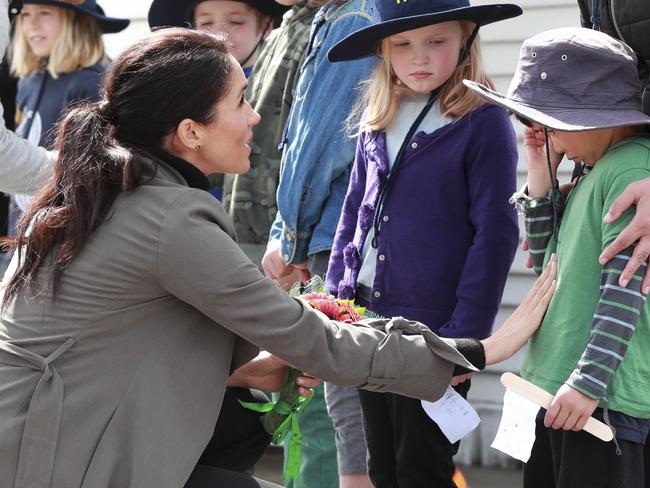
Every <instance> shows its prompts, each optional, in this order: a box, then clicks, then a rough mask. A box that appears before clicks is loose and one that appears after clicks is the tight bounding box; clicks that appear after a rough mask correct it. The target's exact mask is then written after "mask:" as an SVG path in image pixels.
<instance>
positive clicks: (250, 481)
mask: <svg viewBox="0 0 650 488" xmlns="http://www.w3.org/2000/svg"><path fill="white" fill-rule="evenodd" d="M185 488H280V486H279V485H276V484H274V483H271V482H269V481H264V480H258V479H257V478H253V477H252V476H249V475H246V474H242V473H236V472H235V471H228V470H225V469H220V468H214V467H212V466H205V465H203V464H199V465H198V466H197V467H196V468H195V469H194V472H193V473H192V476H190V479H189V480H187V483H186V484H185Z"/></svg>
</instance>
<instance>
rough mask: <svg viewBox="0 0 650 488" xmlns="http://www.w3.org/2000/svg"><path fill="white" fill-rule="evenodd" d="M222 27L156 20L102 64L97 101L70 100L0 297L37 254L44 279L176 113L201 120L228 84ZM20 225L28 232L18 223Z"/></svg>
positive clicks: (136, 180) (21, 283)
mask: <svg viewBox="0 0 650 488" xmlns="http://www.w3.org/2000/svg"><path fill="white" fill-rule="evenodd" d="M228 51H229V46H228V44H227V42H226V37H225V36H217V35H214V34H209V33H205V32H199V31H192V30H188V29H161V30H159V31H156V32H154V33H153V34H151V35H149V36H148V37H146V38H144V39H142V40H140V41H139V42H137V43H136V44H134V45H133V46H132V47H131V48H129V49H128V50H127V51H126V52H124V53H123V54H122V55H121V56H120V57H119V58H118V59H116V60H115V61H114V62H113V64H112V65H111V67H110V69H109V70H108V71H107V73H106V76H105V80H104V84H103V87H102V95H103V100H102V101H101V102H98V103H84V104H81V105H77V106H76V107H74V108H72V109H71V110H70V111H69V112H68V114H67V115H66V116H65V118H64V119H63V121H62V122H61V124H60V126H59V128H58V134H57V140H56V149H57V150H58V151H59V158H58V160H57V162H56V165H55V168H54V175H53V176H52V177H51V178H50V180H49V181H48V183H47V184H46V185H45V186H44V187H43V189H42V190H41V191H40V192H39V194H38V195H37V197H36V199H35V201H34V202H33V203H32V205H31V206H30V207H29V208H28V209H27V210H26V211H25V213H24V214H23V216H22V218H21V220H20V222H19V226H18V232H17V236H16V238H15V239H11V240H9V239H8V240H5V241H4V244H6V245H8V246H9V247H11V248H14V249H16V252H17V253H18V260H19V266H18V268H17V270H16V272H15V273H14V274H13V276H12V277H11V279H10V280H9V282H8V284H7V287H6V291H5V297H4V302H3V306H6V305H7V303H8V302H9V301H10V300H11V299H12V298H14V297H15V296H16V295H17V293H18V292H19V291H21V290H23V289H32V290H33V286H34V277H35V275H36V272H37V270H38V268H39V266H40V265H41V264H42V263H43V260H44V259H45V258H46V257H48V256H49V257H50V258H51V260H52V278H53V281H52V283H53V285H54V286H56V284H57V281H58V278H59V276H60V273H61V272H62V271H63V270H64V269H65V268H66V267H67V266H68V264H69V263H70V262H71V260H72V259H73V258H74V257H75V256H76V255H77V254H78V253H79V251H80V250H81V248H82V247H83V245H84V243H85V242H86V240H87V239H88V238H89V237H90V235H91V234H92V233H93V231H94V230H95V229H96V228H97V227H98V226H99V225H100V224H101V223H102V222H103V221H104V219H105V218H106V215H107V214H108V212H109V210H110V208H111V206H112V205H113V202H114V201H115V199H116V197H117V196H118V194H119V193H120V192H124V191H129V190H132V189H134V188H136V187H138V186H139V185H140V184H142V181H143V175H144V170H145V165H147V164H150V163H147V162H144V161H143V159H142V157H137V156H138V154H140V155H151V154H152V153H156V152H158V151H160V150H161V149H162V146H163V141H164V139H165V138H166V137H167V136H168V135H170V134H171V133H172V132H173V131H174V130H175V129H176V127H177V126H178V124H179V123H180V122H181V121H182V120H184V119H192V120H194V121H196V122H199V123H201V124H208V123H210V122H211V121H212V120H214V118H215V117H216V115H217V114H216V113H215V106H216V105H217V103H218V102H219V101H220V100H221V99H222V98H223V97H224V96H225V95H226V94H227V93H228V91H229V89H230V72H231V70H232V67H233V61H232V60H231V57H230V55H229V54H228ZM28 230H29V231H28Z"/></svg>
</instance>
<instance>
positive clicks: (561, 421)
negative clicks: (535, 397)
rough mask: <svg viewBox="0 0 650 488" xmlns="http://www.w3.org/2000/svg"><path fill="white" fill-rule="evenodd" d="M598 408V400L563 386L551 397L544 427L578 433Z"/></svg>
mask: <svg viewBox="0 0 650 488" xmlns="http://www.w3.org/2000/svg"><path fill="white" fill-rule="evenodd" d="M597 406H598V400H594V399H592V398H589V397H588V396H586V395H583V394H582V393H580V392H579V391H578V390H574V389H573V388H571V387H570V386H569V385H567V384H564V385H562V386H561V387H560V389H559V390H558V391H557V393H556V394H555V397H553V400H552V401H551V405H550V407H549V408H548V410H547V412H546V417H544V425H545V426H546V427H550V428H552V429H562V430H573V431H575V432H578V431H580V430H582V428H583V427H584V426H585V424H586V423H587V420H588V419H589V417H591V414H592V413H594V410H596V407H597Z"/></svg>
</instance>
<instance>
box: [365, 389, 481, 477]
mask: <svg viewBox="0 0 650 488" xmlns="http://www.w3.org/2000/svg"><path fill="white" fill-rule="evenodd" d="M469 387H470V382H469V381H466V382H465V383H462V384H461V385H459V387H457V388H456V389H457V391H458V392H459V393H460V394H461V395H463V397H466V396H467V392H468V391H469ZM359 399H360V400H361V409H362V411H363V420H364V427H365V433H366V443H367V445H368V475H369V476H370V481H372V483H373V485H374V486H375V488H425V487H426V488H429V487H431V488H434V487H435V488H456V484H455V483H454V482H453V481H452V476H453V475H454V471H455V470H456V466H455V464H454V461H453V459H452V457H453V455H454V454H456V452H458V446H459V443H458V442H457V443H455V444H451V443H450V442H449V440H447V438H446V437H445V435H444V434H443V433H442V431H441V430H440V428H439V427H438V425H437V424H436V423H435V422H434V421H433V420H431V419H430V418H429V417H428V416H427V414H426V413H425V412H424V409H423V408H422V404H421V403H420V400H416V399H413V398H409V397H405V396H401V395H396V394H394V393H373V392H369V391H366V390H359Z"/></svg>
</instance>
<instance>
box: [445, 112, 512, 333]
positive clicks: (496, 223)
mask: <svg viewBox="0 0 650 488" xmlns="http://www.w3.org/2000/svg"><path fill="white" fill-rule="evenodd" d="M469 123H470V124H473V125H474V127H473V128H472V131H471V133H472V136H471V137H470V139H471V141H472V142H471V143H470V144H471V145H470V146H468V148H467V153H466V156H465V157H466V165H465V172H466V175H467V187H468V197H469V219H470V221H471V223H472V225H473V227H474V241H473V242H472V245H471V246H470V248H469V250H468V252H467V256H466V258H465V264H464V265H463V270H462V273H461V276H460V279H459V282H458V286H457V288H456V296H457V297H458V301H457V304H456V307H455V308H454V312H453V314H452V317H451V320H450V321H449V322H448V323H447V324H445V325H444V326H443V327H442V328H440V329H439V331H438V333H439V334H440V335H441V336H443V337H474V338H476V339H482V338H484V337H487V336H488V335H489V334H490V331H491V330H492V325H493V322H494V318H495V317H496V314H497V311H498V309H499V304H500V302H501V296H502V294H503V289H504V287H505V283H506V279H507V277H508V271H509V270H510V266H511V265H512V261H513V259H514V257H515V252H516V250H517V244H518V242H519V228H518V223H517V213H516V211H515V209H514V207H513V206H512V205H510V204H509V203H508V201H509V199H510V196H511V195H512V193H513V192H514V191H515V189H516V172H517V145H516V139H515V134H514V130H513V128H512V124H511V123H510V121H509V120H508V117H507V116H506V114H505V111H503V110H502V109H500V108H497V107H488V108H486V109H485V110H484V111H483V112H482V113H480V114H476V116H474V117H473V119H472V120H471V121H470V122H469Z"/></svg>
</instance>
